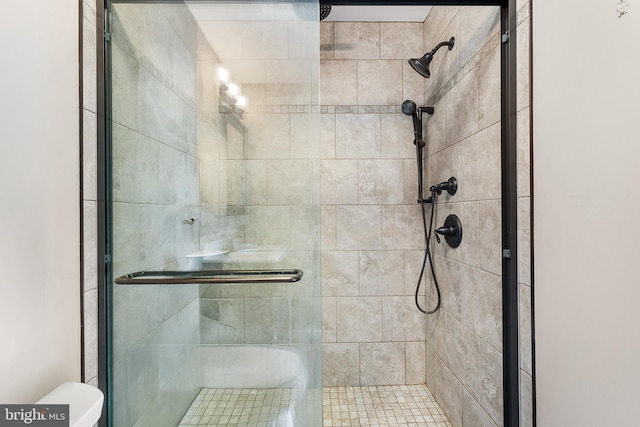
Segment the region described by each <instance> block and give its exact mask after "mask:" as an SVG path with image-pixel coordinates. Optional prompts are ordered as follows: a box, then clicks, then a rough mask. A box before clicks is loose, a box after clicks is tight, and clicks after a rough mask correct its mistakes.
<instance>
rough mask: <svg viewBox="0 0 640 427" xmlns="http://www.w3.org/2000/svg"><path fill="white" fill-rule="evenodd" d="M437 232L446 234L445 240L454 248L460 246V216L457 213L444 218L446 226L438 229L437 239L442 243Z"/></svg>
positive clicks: (442, 234)
mask: <svg viewBox="0 0 640 427" xmlns="http://www.w3.org/2000/svg"><path fill="white" fill-rule="evenodd" d="M437 234H439V235H441V236H444V240H445V241H446V242H447V244H448V245H449V246H451V247H452V248H457V247H458V246H460V242H461V241H462V224H461V223H460V218H458V216H457V215H454V214H451V215H449V216H448V217H447V219H445V220H444V226H442V227H440V228H438V229H437V230H436V240H438V243H440V239H438V238H437Z"/></svg>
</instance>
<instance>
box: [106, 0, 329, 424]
mask: <svg viewBox="0 0 640 427" xmlns="http://www.w3.org/2000/svg"><path fill="white" fill-rule="evenodd" d="M107 9H108V10H107V11H108V14H107V16H108V27H107V28H108V35H109V37H108V39H109V41H108V42H107V45H106V51H107V60H106V62H107V76H108V82H109V87H108V91H107V97H108V101H109V102H110V106H111V108H110V109H108V111H109V113H108V114H109V116H108V117H107V123H108V125H109V129H110V131H109V134H110V138H108V145H109V147H110V153H111V154H110V156H111V159H110V168H109V169H110V180H109V181H110V192H109V197H110V200H109V209H110V229H111V233H110V242H109V245H110V253H111V255H112V262H111V268H110V279H109V282H110V292H109V308H110V325H109V327H110V328H109V357H110V362H109V363H110V375H109V390H110V396H109V401H108V414H109V416H108V418H109V425H111V426H114V427H129V426H154V427H162V426H172V427H173V426H177V425H183V424H197V425H210V426H216V425H227V424H233V425H235V424H237V425H263V424H260V423H266V424H264V425H278V426H305V427H309V426H320V425H321V418H322V417H321V415H322V414H321V409H322V400H321V399H322V395H321V378H320V376H321V306H320V303H321V296H320V279H319V278H320V262H319V259H320V257H319V255H320V207H319V84H318V82H319V52H320V48H319V40H318V37H319V36H318V34H319V30H318V25H319V19H318V9H319V8H318V3H317V1H316V2H306V1H299V0H296V1H295V2H294V1H278V2H267V1H255V0H253V1H247V2H213V1H212V2H208V1H194V2H175V1H171V2H168V1H167V2H162V1H157V2H149V1H140V2H135V1H111V2H107Z"/></svg>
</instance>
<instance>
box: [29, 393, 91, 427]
mask: <svg viewBox="0 0 640 427" xmlns="http://www.w3.org/2000/svg"><path fill="white" fill-rule="evenodd" d="M103 401H104V396H103V394H102V392H101V391H100V390H98V389H97V388H95V387H93V386H91V385H89V384H83V383H74V382H69V383H64V384H61V385H60V386H58V387H57V388H55V389H54V390H52V391H51V392H50V393H48V394H47V395H46V396H44V397H43V398H42V399H40V400H38V401H37V402H36V403H37V404H47V403H50V404H68V405H69V426H70V427H84V426H93V425H94V424H95V423H96V422H97V421H98V420H99V419H100V414H101V413H102V403H103Z"/></svg>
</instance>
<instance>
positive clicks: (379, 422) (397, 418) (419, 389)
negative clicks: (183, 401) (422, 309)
mask: <svg viewBox="0 0 640 427" xmlns="http://www.w3.org/2000/svg"><path fill="white" fill-rule="evenodd" d="M295 396H296V392H295V390H294V389H282V388H278V389H216V388H203V389H201V390H200V393H199V394H198V396H197V397H196V398H195V400H194V401H193V404H192V405H191V407H190V408H189V410H188V411H187V413H186V414H185V416H184V418H183V419H182V421H181V422H180V424H179V427H187V426H210V427H213V426H242V427H290V426H295V425H297V424H295V421H294V420H295V414H294V413H293V409H292V408H293V407H294V406H295V404H296V397H295ZM322 405H323V406H322V418H323V426H325V427H329V426H331V427H336V426H396V427H400V426H407V427H451V423H450V422H449V420H448V419H447V417H446V415H445V414H444V412H443V411H442V409H441V408H440V406H439V405H438V403H437V402H436V400H435V398H434V397H433V395H432V394H431V392H430V391H429V389H428V388H427V387H426V386H425V385H424V384H418V385H396V386H368V387H367V386H364V387H324V388H323V389H322Z"/></svg>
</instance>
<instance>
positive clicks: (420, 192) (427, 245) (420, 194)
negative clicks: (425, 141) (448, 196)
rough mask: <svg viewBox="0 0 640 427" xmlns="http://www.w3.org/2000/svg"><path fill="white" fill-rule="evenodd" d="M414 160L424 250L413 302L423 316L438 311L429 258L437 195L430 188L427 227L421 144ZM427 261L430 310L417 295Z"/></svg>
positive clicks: (438, 292) (435, 282)
mask: <svg viewBox="0 0 640 427" xmlns="http://www.w3.org/2000/svg"><path fill="white" fill-rule="evenodd" d="M416 158H417V164H418V200H419V201H420V207H421V210H422V227H423V229H424V240H425V249H424V257H423V258H422V267H421V268H420V276H419V277H418V283H417V284H416V294H415V301H416V307H418V310H420V311H421V312H423V313H424V314H433V313H435V312H436V311H438V310H439V309H440V286H439V285H438V279H437V278H436V272H435V270H434V268H433V259H432V257H431V249H430V244H431V235H432V231H433V218H434V213H435V211H436V199H437V197H438V193H437V191H436V188H435V187H431V215H430V219H429V227H427V214H426V208H425V205H426V204H427V202H426V201H425V200H424V198H423V194H424V188H423V181H424V180H423V176H422V144H420V143H419V142H418V143H416ZM427 260H429V267H430V268H431V276H432V277H433V283H434V285H435V288H436V306H435V307H434V308H433V309H432V310H425V309H423V308H422V307H421V306H420V302H419V301H418V294H419V293H420V284H421V283H422V278H423V277H424V270H425V267H426V266H427Z"/></svg>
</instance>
